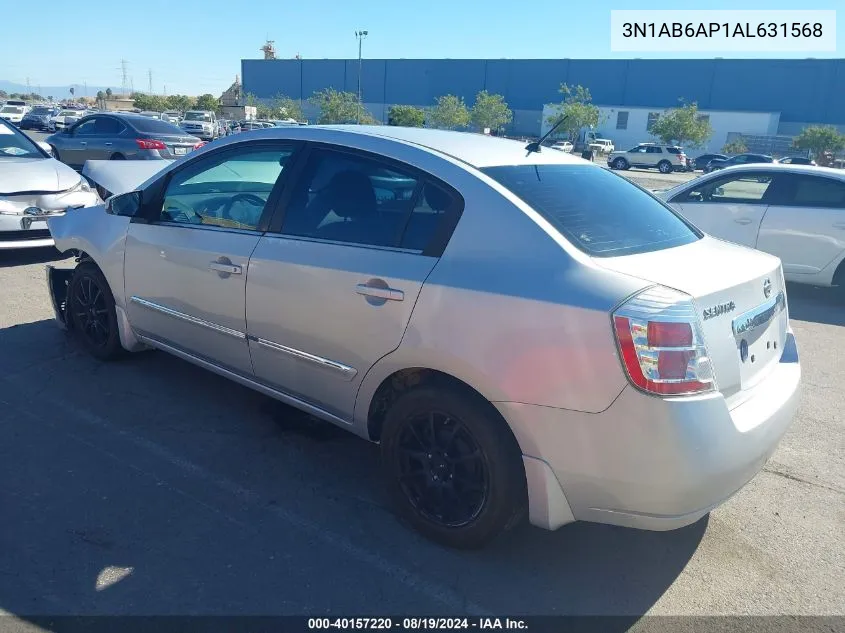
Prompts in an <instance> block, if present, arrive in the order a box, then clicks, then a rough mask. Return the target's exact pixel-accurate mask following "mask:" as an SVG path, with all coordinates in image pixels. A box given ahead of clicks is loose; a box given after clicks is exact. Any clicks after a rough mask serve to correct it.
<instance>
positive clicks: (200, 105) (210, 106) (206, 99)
mask: <svg viewBox="0 0 845 633" xmlns="http://www.w3.org/2000/svg"><path fill="white" fill-rule="evenodd" d="M219 104H220V102H219V101H218V100H217V97H215V96H214V95H211V94H208V93H206V94H202V95H200V96H199V97H197V105H196V108H197V110H211V111H212V112H214V111H216V110H217V107H218V106H219Z"/></svg>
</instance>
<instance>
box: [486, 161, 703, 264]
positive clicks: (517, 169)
mask: <svg viewBox="0 0 845 633" xmlns="http://www.w3.org/2000/svg"><path fill="white" fill-rule="evenodd" d="M481 171H482V172H484V173H485V174H487V175H488V176H490V177H491V178H492V179H493V180H496V181H497V182H499V184H501V185H502V186H504V187H505V188H507V189H509V190H510V191H511V192H513V193H514V194H515V195H516V196H518V197H519V198H521V199H522V200H523V201H524V202H525V203H526V204H528V205H529V206H530V207H532V208H533V209H534V210H535V211H537V213H539V214H540V215H541V216H543V217H544V218H545V219H546V220H548V222H549V223H550V224H552V226H554V227H555V228H556V229H557V230H558V231H559V232H560V233H561V235H563V236H564V237H565V238H566V239H567V240H569V242H570V243H571V244H572V245H573V246H575V247H577V248H579V249H580V250H582V251H584V252H585V253H587V254H588V255H591V256H593V257H615V256H619V255H633V254H636V253H645V252H651V251H658V250H662V249H666V248H672V247H675V246H681V245H684V244H689V243H691V242H695V241H697V240H698V239H700V237H701V236H700V234H699V233H697V232H696V231H695V229H693V228H692V227H691V226H690V225H689V224H687V223H686V222H685V221H684V220H683V219H681V218H680V217H679V216H678V215H676V214H675V213H674V212H673V211H672V210H671V209H669V208H668V207H667V206H666V205H664V204H663V203H662V202H660V201H659V200H658V199H657V198H655V197H654V196H652V195H651V194H650V193H648V192H647V191H644V190H643V189H641V188H639V187H637V186H636V185H634V184H631V183H630V182H628V181H627V180H625V179H624V178H622V177H621V176H617V175H616V174H614V173H612V172H610V171H608V170H605V169H601V168H597V167H593V166H589V165H584V166H581V165H517V166H503V167H486V168H483V169H482V170H481Z"/></svg>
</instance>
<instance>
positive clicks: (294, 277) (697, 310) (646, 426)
mask: <svg viewBox="0 0 845 633" xmlns="http://www.w3.org/2000/svg"><path fill="white" fill-rule="evenodd" d="M50 230H51V232H52V233H53V235H54V237H55V239H56V244H57V246H58V247H59V248H60V249H61V250H63V251H76V252H77V253H78V261H79V263H78V265H77V266H76V268H75V270H59V269H54V268H48V283H49V288H50V291H51V294H52V296H53V301H54V306H55V310H56V318H57V320H58V322H59V323H60V324H61V326H62V327H67V328H69V329H70V330H72V331H73V332H74V333H75V334H76V336H77V337H78V338H79V340H80V342H81V344H82V345H83V346H84V347H85V348H87V349H88V350H89V351H90V352H91V353H92V354H93V355H94V356H96V357H98V358H100V359H103V360H110V359H113V358H116V357H119V356H121V355H123V354H125V353H126V352H137V351H141V350H145V349H150V348H154V349H158V350H163V351H165V352H168V353H170V354H173V355H175V356H178V357H180V358H182V359H185V360H188V361H190V362H192V363H195V364H197V365H199V366H201V367H205V368H207V369H209V370H210V371H213V372H216V373H218V374H220V375H222V376H226V377H228V378H230V379H232V380H233V381H236V382H238V383H241V384H243V385H247V386H249V387H251V388H253V389H255V390H257V391H259V392H261V393H264V394H267V395H269V396H271V397H273V398H276V399H278V400H281V401H282V402H286V403H289V404H291V405H293V406H295V407H299V408H300V409H302V410H304V411H306V412H309V413H311V414H313V415H314V416H317V417H319V418H322V419H323V420H326V421H328V422H331V423H333V424H336V425H338V426H340V427H342V428H345V429H347V430H349V431H351V432H352V433H355V434H357V435H359V436H361V437H363V438H365V439H367V440H370V441H373V442H379V443H380V445H381V453H382V456H383V466H384V478H385V481H386V483H387V486H388V487H389V490H390V493H391V495H392V498H393V500H394V503H395V507H396V509H397V511H398V513H399V514H400V515H401V516H403V517H405V518H406V519H407V520H408V522H409V523H410V524H411V525H413V526H415V527H416V528H417V529H419V530H420V531H421V532H422V533H424V534H425V535H427V536H429V537H431V538H433V539H435V540H437V541H439V542H441V543H444V544H448V545H450V546H456V547H476V546H480V545H483V544H484V543H486V542H488V541H489V540H490V539H491V538H492V537H494V536H496V535H497V534H499V533H501V532H502V531H504V530H506V529H507V528H509V527H511V526H513V525H515V524H516V523H517V522H518V521H519V520H520V519H521V518H522V517H524V516H525V515H526V514H527V517H528V519H529V520H530V522H531V523H533V524H534V525H537V526H540V527H543V528H547V529H556V528H558V527H560V526H562V525H564V524H566V523H570V522H572V521H575V520H585V521H596V522H600V523H610V524H615V525H622V526H630V527H636V528H644V529H651V530H668V529H673V528H678V527H682V526H685V525H688V524H690V523H693V522H695V521H697V520H698V519H700V518H701V517H702V516H704V515H705V514H707V513H708V512H709V511H710V510H711V509H713V508H715V507H716V506H718V505H719V504H721V503H722V502H724V501H725V500H726V499H728V498H729V497H730V496H731V495H733V494H734V493H735V492H736V491H737V490H739V489H740V488H742V487H743V486H744V485H745V484H746V483H747V482H748V481H749V480H750V479H751V478H752V477H754V475H755V474H756V473H757V472H758V471H759V470H760V469H761V468H762V467H763V464H764V463H765V462H766V460H767V459H768V458H769V456H770V455H771V454H772V452H773V451H774V450H775V448H776V447H777V445H778V441H779V440H780V438H781V436H782V435H783V434H784V432H785V431H786V430H787V428H788V427H789V425H790V422H791V420H792V418H793V416H794V414H795V411H796V408H797V406H798V401H799V384H800V376H801V371H800V366H799V363H798V355H797V351H796V346H795V339H794V337H793V334H792V332H791V330H790V328H789V320H788V314H787V301H786V294H785V286H784V280H783V274H782V271H781V266H780V262H779V260H778V259H777V258H776V257H773V256H770V255H766V254H764V253H760V252H757V251H754V250H751V249H749V248H744V247H740V246H736V245H732V244H728V243H726V242H722V241H720V240H716V239H713V238H711V237H708V236H706V235H704V234H702V233H701V232H700V231H699V230H698V229H696V228H695V227H693V226H691V225H690V224H688V223H687V222H686V221H685V220H683V219H682V218H681V217H680V216H678V215H677V214H676V213H675V212H673V211H672V210H671V209H670V208H668V207H667V206H666V205H665V204H664V203H662V202H660V201H659V200H658V199H657V198H655V197H654V196H652V195H651V194H650V193H648V192H646V191H644V190H643V189H641V188H639V187H637V186H635V185H633V184H631V183H629V182H628V181H626V180H624V179H623V178H621V177H619V176H618V175H616V174H614V173H612V172H610V171H607V170H605V169H602V168H601V167H599V166H598V165H593V164H591V163H588V162H586V161H583V160H581V159H580V158H576V157H573V156H571V155H569V154H567V153H564V152H558V151H553V150H550V149H542V148H539V147H538V145H537V144H531V145H529V146H528V147H525V146H523V144H522V143H519V142H516V141H508V140H503V139H497V138H491V137H487V136H484V135H473V134H463V133H457V132H446V131H436V130H426V129H406V128H398V127H387V126H384V127H359V126H348V127H346V126H337V127H323V126H309V127H282V128H274V129H268V130H263V131H255V132H253V133H251V134H243V135H236V136H233V137H229V138H226V139H221V140H220V141H218V142H217V143H214V144H211V145H208V146H205V147H203V148H202V149H200V150H199V151H197V152H195V153H194V154H193V155H191V156H190V157H186V158H183V159H180V160H177V161H175V162H174V163H172V164H170V165H169V166H167V167H166V168H164V170H163V171H162V172H160V173H159V174H156V175H154V176H152V177H151V178H149V179H147V180H146V182H144V183H142V184H139V186H137V187H133V190H131V191H127V192H125V193H122V194H118V195H115V196H113V197H111V198H110V199H109V200H108V202H107V204H106V206H105V208H103V207H99V208H93V209H87V210H82V211H81V212H79V213H75V214H73V215H70V214H68V215H67V216H65V217H63V218H55V219H52V220H50Z"/></svg>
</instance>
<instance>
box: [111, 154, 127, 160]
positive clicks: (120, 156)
mask: <svg viewBox="0 0 845 633" xmlns="http://www.w3.org/2000/svg"><path fill="white" fill-rule="evenodd" d="M109 160H126V156H124V155H123V154H112V155H111V157H110V158H109Z"/></svg>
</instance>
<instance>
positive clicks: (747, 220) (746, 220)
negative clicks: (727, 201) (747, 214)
mask: <svg viewBox="0 0 845 633" xmlns="http://www.w3.org/2000/svg"><path fill="white" fill-rule="evenodd" d="M734 222H736V223H737V224H751V218H737V219H736V220H734Z"/></svg>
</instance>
